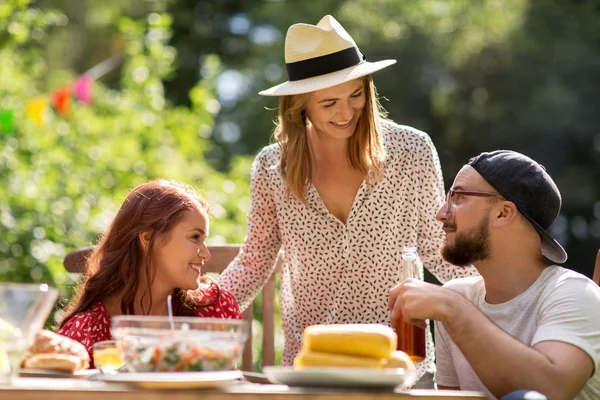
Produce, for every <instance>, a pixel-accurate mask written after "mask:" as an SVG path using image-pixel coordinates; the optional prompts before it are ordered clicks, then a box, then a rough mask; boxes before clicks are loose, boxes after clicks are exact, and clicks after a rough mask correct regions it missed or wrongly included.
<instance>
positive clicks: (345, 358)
mask: <svg viewBox="0 0 600 400" xmlns="http://www.w3.org/2000/svg"><path fill="white" fill-rule="evenodd" d="M386 363H387V359H385V358H373V357H360V356H350V355H347V354H334V353H322V352H317V351H307V350H302V351H301V352H300V353H299V354H298V355H297V356H296V358H295V359H294V367H295V368H298V369H299V368H306V367H354V368H383V367H384V366H385V365H386Z"/></svg>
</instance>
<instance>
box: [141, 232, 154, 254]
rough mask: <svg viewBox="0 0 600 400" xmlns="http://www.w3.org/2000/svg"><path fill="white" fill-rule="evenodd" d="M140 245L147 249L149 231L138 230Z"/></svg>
mask: <svg viewBox="0 0 600 400" xmlns="http://www.w3.org/2000/svg"><path fill="white" fill-rule="evenodd" d="M138 237H139V239H140V245H141V246H142V248H143V249H144V251H146V250H148V245H149V243H150V238H151V237H152V234H151V233H150V232H149V231H144V232H140V234H139V236H138Z"/></svg>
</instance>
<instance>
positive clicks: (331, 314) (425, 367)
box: [219, 15, 472, 376]
mask: <svg viewBox="0 0 600 400" xmlns="http://www.w3.org/2000/svg"><path fill="white" fill-rule="evenodd" d="M285 60H286V69H287V72H288V77H289V81H288V82H285V83H282V84H280V85H277V86H275V87H272V88H270V89H267V90H265V91H262V92H260V94H261V95H264V96H279V123H278V125H277V128H276V129H275V139H276V141H277V144H273V145H271V146H267V147H265V148H264V149H263V150H262V151H261V152H260V154H259V155H258V156H257V157H256V159H255V161H254V164H253V167H252V172H251V183H252V184H251V194H252V207H251V210H250V213H249V215H248V236H247V237H246V241H245V243H244V245H243V247H242V249H241V251H240V253H239V255H238V256H237V257H236V258H235V260H234V261H232V263H231V264H230V265H229V267H228V268H227V270H226V271H225V272H224V273H223V274H221V276H220V277H219V284H220V285H221V286H222V287H224V288H227V289H228V290H230V291H232V292H233V293H234V295H235V296H236V298H237V300H238V302H239V303H240V306H241V308H242V309H245V308H246V307H247V306H248V305H249V304H250V303H251V301H252V299H253V298H254V297H255V296H256V295H257V294H258V293H259V291H260V290H261V288H262V286H263V285H264V283H265V282H266V281H267V279H268V278H269V276H270V275H271V273H272V271H273V268H274V262H275V259H276V257H277V254H278V252H279V250H280V248H281V247H282V246H283V247H284V249H285V260H284V267H283V273H282V281H281V310H282V319H283V330H284V333H285V349H284V355H283V361H282V363H283V365H291V364H292V362H293V360H294V357H295V355H296V354H297V353H298V351H299V350H300V348H301V341H302V333H303V330H304V328H305V327H307V326H309V325H314V324H335V323H358V322H367V323H381V324H387V325H389V323H390V312H389V310H388V307H387V301H388V291H389V289H390V288H391V287H392V286H394V285H395V284H397V283H398V282H397V281H398V279H399V276H400V274H399V268H400V265H401V255H402V254H401V253H402V247H403V246H405V245H412V246H417V248H418V252H419V255H420V258H421V260H422V261H423V263H424V264H425V266H426V267H427V268H428V269H429V270H430V271H431V272H433V273H434V274H435V275H436V277H437V278H438V279H439V280H440V281H442V282H445V281H447V280H449V279H451V278H456V277H459V276H464V275H468V274H471V273H472V270H471V269H464V268H462V269H459V268H458V267H454V266H452V265H450V264H447V263H444V262H443V261H442V258H441V256H440V254H439V247H440V244H441V243H442V240H443V232H442V230H441V226H439V224H438V223H437V222H436V221H435V214H436V211H437V209H438V208H439V206H440V205H441V204H442V203H443V201H444V198H445V196H444V188H443V180H442V172H441V169H440V164H439V160H438V156H437V152H436V150H435V147H434V146H433V144H432V142H431V140H430V138H429V136H428V135H427V134H425V133H423V132H420V131H418V130H416V129H413V128H410V127H407V126H399V125H397V124H395V123H393V122H392V121H389V120H386V119H384V118H383V112H382V109H381V108H380V105H379V103H378V101H377V97H376V92H375V87H374V86H373V81H372V79H371V74H372V73H374V72H376V71H379V70H381V69H383V68H386V67H388V66H390V65H392V64H394V63H395V62H396V61H395V60H384V61H378V62H368V61H366V59H365V56H364V55H363V53H362V52H361V51H360V50H359V49H358V47H357V45H356V43H355V42H354V40H352V38H351V37H350V35H349V34H348V33H347V32H346V31H345V30H344V28H343V27H342V26H341V25H340V24H339V23H338V22H337V21H336V20H335V19H334V18H333V17H331V16H329V15H327V16H325V17H324V18H323V19H322V20H321V21H320V22H319V23H318V24H317V25H309V24H295V25H292V26H291V27H290V28H289V30H288V32H287V36H286V40H285ZM421 274H422V269H421ZM430 336H431V335H429V332H428V339H427V340H428V349H427V358H426V359H425V361H424V362H422V363H419V365H418V370H419V376H422V375H423V374H424V373H425V372H429V373H432V372H433V371H434V370H435V366H434V364H433V354H434V353H433V342H432V340H431V337H430ZM428 375H429V374H428ZM429 376H430V375H429Z"/></svg>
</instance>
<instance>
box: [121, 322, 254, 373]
mask: <svg viewBox="0 0 600 400" xmlns="http://www.w3.org/2000/svg"><path fill="white" fill-rule="evenodd" d="M111 334H112V336H113V338H114V339H115V340H116V344H117V348H118V349H119V352H120V355H121V358H122V359H123V361H124V362H125V366H126V368H127V370H128V371H129V372H184V371H185V372H189V371H226V370H231V369H234V368H235V364H236V362H237V361H238V359H239V358H240V356H241V355H242V350H243V348H244V343H245V342H246V340H247V339H248V325H247V321H244V320H231V319H220V318H199V317H173V318H172V319H170V318H169V317H160V316H138V315H121V316H115V317H114V318H113V319H112V327H111Z"/></svg>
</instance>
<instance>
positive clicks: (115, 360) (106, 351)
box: [93, 340, 124, 374]
mask: <svg viewBox="0 0 600 400" xmlns="http://www.w3.org/2000/svg"><path fill="white" fill-rule="evenodd" d="M93 349H94V366H95V367H96V368H98V369H99V370H100V371H102V373H104V374H114V373H117V371H118V370H119V368H121V367H122V366H123V364H124V362H123V359H122V358H121V353H120V352H119V349H118V348H117V343H116V341H115V340H104V341H102V342H97V343H94V346H93Z"/></svg>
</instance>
